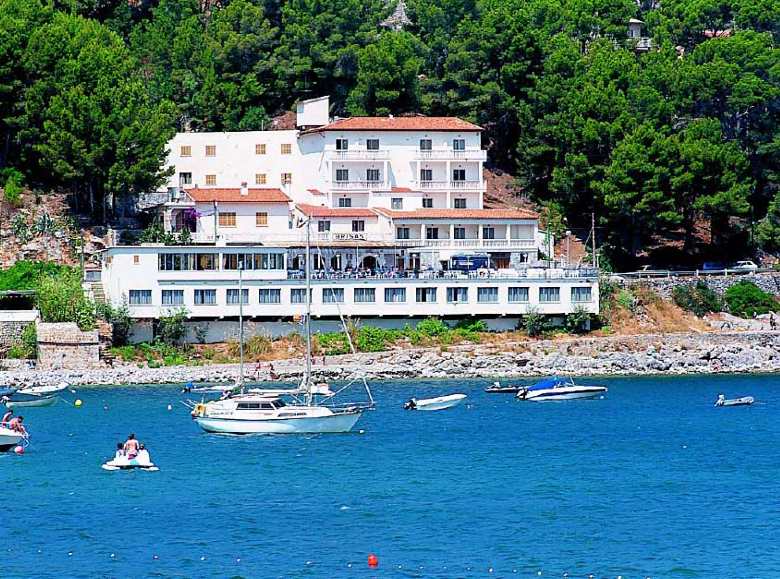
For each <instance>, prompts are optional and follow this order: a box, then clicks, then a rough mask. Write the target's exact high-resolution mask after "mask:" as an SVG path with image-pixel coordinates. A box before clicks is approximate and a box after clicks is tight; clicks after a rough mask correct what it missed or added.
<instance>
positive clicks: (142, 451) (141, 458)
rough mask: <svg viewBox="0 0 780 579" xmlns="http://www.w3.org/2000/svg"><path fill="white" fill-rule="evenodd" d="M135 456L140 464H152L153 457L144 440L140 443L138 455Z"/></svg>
mask: <svg viewBox="0 0 780 579" xmlns="http://www.w3.org/2000/svg"><path fill="white" fill-rule="evenodd" d="M135 458H136V460H137V461H138V462H139V463H140V464H152V457H150V456H149V451H148V450H146V446H144V443H143V442H142V443H141V444H140V445H139V447H138V456H137V457H135Z"/></svg>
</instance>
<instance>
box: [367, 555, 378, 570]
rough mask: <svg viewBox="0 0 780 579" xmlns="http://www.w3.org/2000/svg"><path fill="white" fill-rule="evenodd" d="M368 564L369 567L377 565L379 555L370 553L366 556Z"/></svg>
mask: <svg viewBox="0 0 780 579" xmlns="http://www.w3.org/2000/svg"><path fill="white" fill-rule="evenodd" d="M368 566H369V567H378V566H379V557H377V556H376V555H374V554H373V553H371V554H370V555H369V556H368Z"/></svg>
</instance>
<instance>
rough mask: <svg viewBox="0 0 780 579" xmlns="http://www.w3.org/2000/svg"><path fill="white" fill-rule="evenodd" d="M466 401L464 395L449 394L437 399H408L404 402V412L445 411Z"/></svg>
mask: <svg viewBox="0 0 780 579" xmlns="http://www.w3.org/2000/svg"><path fill="white" fill-rule="evenodd" d="M465 399H466V395H465V394H450V395H448V396H439V397H438V398H420V399H417V398H410V399H409V400H407V401H406V402H404V409H406V410H446V409H447V408H452V407H453V406H457V405H458V404H460V403H461V402H463V401H464V400H465Z"/></svg>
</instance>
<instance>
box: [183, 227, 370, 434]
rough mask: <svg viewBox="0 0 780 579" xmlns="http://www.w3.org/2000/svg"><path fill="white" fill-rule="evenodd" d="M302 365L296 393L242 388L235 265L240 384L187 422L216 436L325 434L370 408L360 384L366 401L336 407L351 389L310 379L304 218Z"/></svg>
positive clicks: (198, 408) (346, 426)
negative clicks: (336, 388) (304, 281)
mask: <svg viewBox="0 0 780 579" xmlns="http://www.w3.org/2000/svg"><path fill="white" fill-rule="evenodd" d="M303 224H304V225H305V226H306V296H307V297H306V320H305V326H306V360H305V368H304V373H303V379H302V380H301V383H300V384H299V386H298V387H297V388H295V389H252V390H251V391H248V390H247V389H246V388H245V385H244V317H243V292H242V289H243V285H242V279H243V278H242V269H243V268H242V264H239V273H238V275H239V278H238V286H239V289H238V295H239V333H240V345H239V363H240V364H239V379H238V382H237V383H236V384H235V386H234V387H233V390H232V391H229V392H226V393H225V394H224V395H223V396H222V398H220V399H219V400H212V401H209V402H205V401H203V402H199V403H193V404H192V405H191V407H192V417H193V419H194V420H195V422H196V423H197V424H198V426H200V427H201V428H202V429H203V430H205V431H206V432H212V433H220V434H324V433H338V432H349V431H350V430H352V428H353V427H354V426H355V424H357V421H358V420H360V417H361V416H362V414H363V412H364V411H366V410H368V409H370V408H372V407H373V405H374V401H373V397H372V395H371V390H370V388H369V387H368V384H367V383H366V381H365V379H364V378H363V379H362V382H363V386H364V387H365V391H366V394H367V396H368V402H364V403H346V404H339V403H337V402H336V400H335V398H336V397H337V396H338V395H339V394H340V393H342V392H343V391H345V390H347V389H348V388H349V387H350V385H351V383H350V384H347V386H344V387H342V388H340V389H338V390H336V391H335V392H334V391H331V390H330V388H329V387H327V385H323V384H314V383H313V380H312V370H311V365H312V347H311V269H310V267H311V266H310V263H311V227H310V226H311V222H310V219H306V221H305V222H304V223H303Z"/></svg>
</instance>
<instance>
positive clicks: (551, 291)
mask: <svg viewBox="0 0 780 579" xmlns="http://www.w3.org/2000/svg"><path fill="white" fill-rule="evenodd" d="M560 301H561V288H559V287H540V288H539V302H540V303H543V304H554V303H558V302H560Z"/></svg>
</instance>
